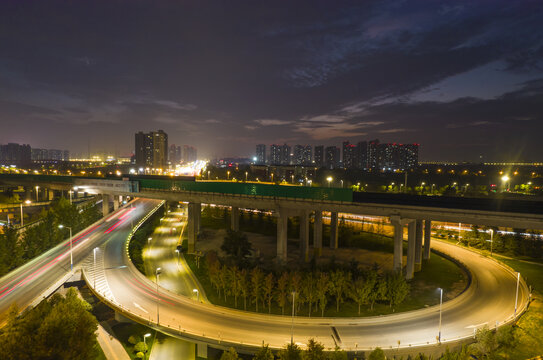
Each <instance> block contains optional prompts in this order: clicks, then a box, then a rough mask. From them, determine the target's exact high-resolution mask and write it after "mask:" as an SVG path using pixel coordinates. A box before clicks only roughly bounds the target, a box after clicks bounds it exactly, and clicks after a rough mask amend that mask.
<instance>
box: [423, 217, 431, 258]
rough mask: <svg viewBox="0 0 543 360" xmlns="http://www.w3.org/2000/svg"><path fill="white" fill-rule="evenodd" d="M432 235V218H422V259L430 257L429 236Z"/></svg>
mask: <svg viewBox="0 0 543 360" xmlns="http://www.w3.org/2000/svg"><path fill="white" fill-rule="evenodd" d="M431 235H432V220H424V254H423V256H422V257H423V259H424V260H428V259H430V238H431Z"/></svg>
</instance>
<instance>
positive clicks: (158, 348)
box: [149, 337, 196, 360]
mask: <svg viewBox="0 0 543 360" xmlns="http://www.w3.org/2000/svg"><path fill="white" fill-rule="evenodd" d="M195 353H196V345H195V344H194V343H190V342H188V341H184V340H181V339H176V338H173V337H167V338H166V339H164V341H163V342H162V344H161V343H160V342H159V341H155V343H154V345H153V348H152V349H151V354H150V355H149V360H164V359H183V360H194V359H195V358H196V354H195Z"/></svg>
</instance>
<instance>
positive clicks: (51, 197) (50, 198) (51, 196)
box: [47, 189, 55, 201]
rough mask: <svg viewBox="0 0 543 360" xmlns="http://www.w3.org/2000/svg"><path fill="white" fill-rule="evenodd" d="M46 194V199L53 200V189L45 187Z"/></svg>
mask: <svg viewBox="0 0 543 360" xmlns="http://www.w3.org/2000/svg"><path fill="white" fill-rule="evenodd" d="M47 194H48V195H49V196H48V200H49V201H53V199H54V198H55V191H54V190H52V189H47Z"/></svg>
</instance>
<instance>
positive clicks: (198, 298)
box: [192, 289, 200, 302]
mask: <svg viewBox="0 0 543 360" xmlns="http://www.w3.org/2000/svg"><path fill="white" fill-rule="evenodd" d="M192 292H193V293H196V300H197V301H198V302H200V292H199V291H198V289H192Z"/></svg>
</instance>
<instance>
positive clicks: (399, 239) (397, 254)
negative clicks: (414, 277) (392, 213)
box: [391, 219, 403, 272]
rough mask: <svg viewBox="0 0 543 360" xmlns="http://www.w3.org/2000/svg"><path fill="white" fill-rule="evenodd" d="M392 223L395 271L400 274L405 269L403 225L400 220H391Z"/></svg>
mask: <svg viewBox="0 0 543 360" xmlns="http://www.w3.org/2000/svg"><path fill="white" fill-rule="evenodd" d="M391 222H392V225H393V226H394V260H393V264H394V271H398V272H400V271H402V267H403V265H402V260H403V224H402V223H401V221H400V220H399V219H398V220H394V219H391Z"/></svg>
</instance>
